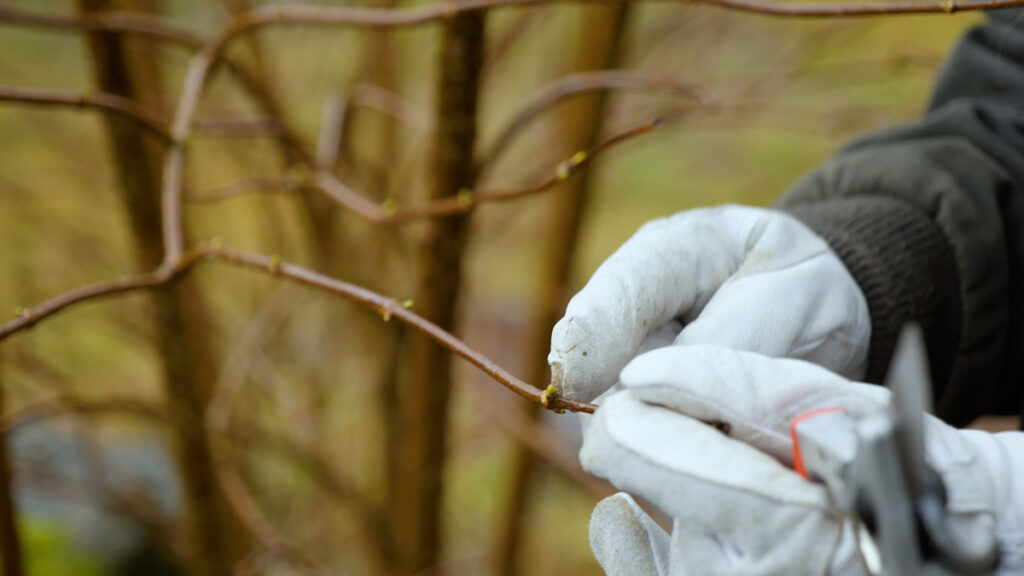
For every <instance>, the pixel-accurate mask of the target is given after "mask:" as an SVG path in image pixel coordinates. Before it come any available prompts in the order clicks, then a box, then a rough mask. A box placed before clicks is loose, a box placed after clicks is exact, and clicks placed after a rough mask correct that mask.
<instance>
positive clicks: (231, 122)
mask: <svg viewBox="0 0 1024 576" xmlns="http://www.w3.org/2000/svg"><path fill="white" fill-rule="evenodd" d="M195 129H196V130H197V131H201V132H204V133H206V134H215V135H217V136H233V137H239V136H240V137H250V136H273V137H275V138H279V137H281V136H283V135H284V130H283V128H282V126H281V123H280V122H278V121H277V119H275V118H256V119H252V120H245V119H220V120H197V121H196V124H195Z"/></svg>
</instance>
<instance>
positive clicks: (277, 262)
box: [269, 254, 281, 275]
mask: <svg viewBox="0 0 1024 576" xmlns="http://www.w3.org/2000/svg"><path fill="white" fill-rule="evenodd" d="M269 270H270V273H271V274H275V275H276V274H278V273H280V272H281V256H280V255H279V254H271V255H270V266H269Z"/></svg>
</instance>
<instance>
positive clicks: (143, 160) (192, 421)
mask: <svg viewBox="0 0 1024 576" xmlns="http://www.w3.org/2000/svg"><path fill="white" fill-rule="evenodd" d="M78 8H79V10H80V11H82V12H83V13H88V12H96V11H102V10H106V9H121V10H124V9H131V10H136V11H146V10H149V11H152V10H153V8H152V3H150V2H143V1H141V0H78ZM87 39H88V47H89V53H90V54H91V56H92V62H93V77H94V79H95V83H96V87H97V88H98V89H99V90H102V91H104V92H109V93H113V94H118V95H120V96H123V97H126V98H130V99H132V100H136V101H139V102H141V103H142V104H144V105H146V106H147V107H150V108H153V109H157V110H159V109H160V101H159V77H158V72H157V70H156V68H155V67H154V65H153V62H154V61H155V60H156V59H155V58H154V54H153V46H152V45H151V44H150V43H148V42H146V41H145V40H142V39H139V38H127V37H124V38H122V37H121V36H120V35H118V34H116V33H110V32H89V33H88V35H87ZM104 118H105V121H106V128H107V133H108V138H109V145H110V149H111V156H112V158H113V160H114V163H115V165H116V169H117V175H118V178H119V180H120V191H121V196H122V198H123V201H124V206H125V209H126V212H127V216H128V219H129V224H130V228H131V231H132V237H133V239H134V243H135V249H136V260H137V265H138V267H139V268H140V269H143V270H152V269H154V268H156V267H157V266H158V265H159V264H160V262H161V260H162V259H163V240H162V238H161V232H160V231H161V225H160V180H161V178H160V166H161V164H162V162H161V156H162V147H161V145H160V143H158V142H156V141H155V140H153V139H151V137H149V136H148V135H144V134H143V133H142V132H141V131H140V130H139V129H138V128H137V127H136V126H135V125H134V124H133V123H132V122H130V121H127V120H125V119H123V118H119V117H116V116H113V115H107V116H105V117H104ZM151 301H152V305H153V307H154V309H155V316H156V318H155V321H156V324H157V335H158V336H157V345H158V346H159V349H160V362H161V366H162V370H163V377H164V386H165V387H166V394H167V402H168V407H169V415H170V418H171V420H172V421H171V429H172V435H173V440H174V443H175V449H176V453H177V459H178V465H179V472H180V475H181V483H182V492H183V494H184V498H185V508H186V509H185V527H186V534H187V538H188V542H189V548H190V556H191V557H190V558H189V559H188V563H189V565H190V566H189V567H190V570H189V573H190V574H197V575H200V576H220V575H224V574H230V573H231V570H232V566H233V564H234V561H235V560H237V559H239V558H241V556H242V553H243V549H242V548H243V545H244V538H243V536H242V530H241V526H240V524H239V523H238V521H237V519H236V518H235V517H234V515H233V514H232V513H231V511H230V509H229V508H228V506H227V504H226V502H225V500H224V499H223V496H222V495H221V494H220V492H219V490H218V488H217V483H216V478H215V476H214V471H213V465H212V461H211V454H210V447H209V444H208V443H207V439H206V434H205V432H204V427H203V425H202V423H203V414H204V412H205V410H206V405H207V403H208V401H209V395H210V393H211V389H212V386H213V383H214V382H215V379H216V366H215V363H214V358H213V356H212V352H211V347H210V345H209V343H208V326H207V325H206V317H207V314H206V310H205V308H204V306H203V302H202V299H201V297H200V295H199V293H198V289H197V286H196V285H195V283H194V282H193V281H192V280H190V279H189V278H185V279H181V280H179V281H177V282H175V283H173V284H171V285H169V286H165V287H159V288H156V289H154V290H153V291H152V293H151Z"/></svg>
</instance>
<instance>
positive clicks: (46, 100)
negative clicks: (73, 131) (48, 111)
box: [0, 86, 171, 140]
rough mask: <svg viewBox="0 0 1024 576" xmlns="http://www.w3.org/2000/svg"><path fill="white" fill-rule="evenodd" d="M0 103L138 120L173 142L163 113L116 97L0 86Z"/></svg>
mask: <svg viewBox="0 0 1024 576" xmlns="http://www.w3.org/2000/svg"><path fill="white" fill-rule="evenodd" d="M0 102H19V103H24V104H29V105H35V106H66V107H71V108H95V109H98V110H104V111H108V112H113V113H115V114H119V115H121V116H124V117H126V118H128V119H130V120H134V121H135V122H138V123H139V125H140V126H142V127H143V128H146V129H147V130H149V131H150V132H152V133H153V134H155V135H156V136H159V137H160V138H161V139H162V140H170V139H171V133H170V130H169V128H168V126H167V121H166V120H164V119H163V118H161V117H160V115H159V114H157V113H155V112H153V111H152V110H149V109H147V108H146V107H145V106H142V105H140V104H139V103H138V102H135V101H134V100H131V99H128V98H124V97H121V96H118V95H116V94H107V93H105V92H89V91H78V92H76V91H73V90H53V89H40V88H21V87H15V86H0Z"/></svg>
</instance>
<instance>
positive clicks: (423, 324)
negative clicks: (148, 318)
mask: <svg viewBox="0 0 1024 576" xmlns="http://www.w3.org/2000/svg"><path fill="white" fill-rule="evenodd" d="M204 260H211V261H216V262H223V263H228V264H234V265H236V266H240V267H243V268H249V269H253V270H258V271H262V272H264V273H267V274H270V275H272V276H279V277H282V278H286V279H288V280H290V281H292V282H296V283H298V284H303V285H306V286H309V287H311V288H314V289H317V290H320V291H322V292H327V293H329V294H334V295H337V296H341V297H342V298H345V299H347V300H350V301H352V302H355V303H357V304H359V305H361V306H364V307H366V308H369V309H371V310H373V311H375V312H377V313H378V314H380V315H381V317H382V318H383V320H384V321H385V322H386V321H389V320H390V319H392V318H394V319H395V320H398V321H399V322H402V323H404V324H407V325H409V326H411V327H413V328H415V329H416V330H419V331H421V332H423V333H424V334H426V335H427V336H429V337H430V338H432V339H433V340H434V341H436V342H437V343H438V344H440V345H442V346H444V347H445V348H447V349H448V350H450V351H452V352H454V353H455V354H457V355H459V356H461V357H462V358H465V359H466V360H468V361H469V362H470V363H471V364H473V365H474V366H476V367H477V368H479V369H480V370H482V371H483V372H484V373H486V374H487V375H488V376H490V377H491V378H493V379H494V380H496V381H498V382H499V383H501V384H502V385H503V386H505V387H506V388H508V389H509V390H511V391H512V392H515V393H516V394H518V395H519V396H521V397H523V398H525V399H527V400H529V401H531V402H534V403H537V404H541V405H543V406H546V407H547V408H548V409H550V410H555V411H562V410H569V411H572V412H593V411H594V410H595V408H596V407H595V406H594V405H593V404H589V403H586V402H578V401H575V400H569V399H567V398H560V397H553V396H551V394H550V393H548V392H546V391H544V390H541V389H539V388H536V387H535V386H532V385H530V384H527V383H526V382H523V381H522V380H520V379H519V378H517V377H516V376H514V375H513V374H512V373H510V372H509V371H507V370H505V369H504V368H502V367H501V366H499V365H497V364H496V363H495V362H494V361H493V360H491V359H490V358H488V357H487V356H485V355H484V354H482V353H481V352H479V351H477V350H475V349H473V348H471V347H470V346H469V345H468V344H466V343H465V342H463V341H462V340H460V339H459V338H457V337H455V336H454V335H453V334H451V333H450V332H447V331H445V330H442V329H441V328H440V327H438V326H437V325H436V324H434V323H432V322H430V321H429V320H426V319H425V318H423V317H422V316H420V315H418V314H416V313H415V312H413V311H412V310H411V309H410V307H411V304H409V303H408V302H402V301H400V300H397V299H395V298H390V297H388V296H383V295H381V294H378V293H376V292H373V291H371V290H367V289H366V288H363V287H361V286H357V285H355V284H350V283H348V282H343V281H341V280H338V279H335V278H331V277H330V276H325V275H323V274H319V273H317V272H314V271H312V270H309V269H308V268H303V267H301V266H297V265H295V264H291V263H288V262H283V261H281V259H280V258H279V257H277V256H267V255H264V254H254V253H251V252H241V251H237V250H231V249H228V248H221V247H219V246H216V245H210V244H206V245H199V246H196V247H194V248H192V249H190V250H188V251H187V252H185V253H184V254H183V255H182V257H181V258H179V259H177V260H175V261H173V262H171V263H170V264H166V263H165V264H164V265H163V266H161V267H160V268H158V269H157V270H155V271H153V272H150V273H147V274H140V275H137V276H131V277H128V278H124V279H121V280H114V281H111V282H103V283H99V284H93V285H92V286H86V287H84V288H79V289H77V290H72V291H70V292H66V293H64V294H61V295H59V296H56V297H54V298H51V299H50V300H47V301H45V302H43V303H42V304H39V305H38V306H34V307H32V308H23V309H19V310H18V311H17V317H16V318H15V319H14V320H11V321H9V322H7V323H5V324H3V325H0V341H3V340H4V339H6V338H7V337H9V336H11V335H12V334H15V333H17V332H20V331H22V330H25V329H27V328H30V327H32V326H33V325H35V324H37V323H39V322H41V321H43V320H45V319H46V318H49V317H50V316H53V315H55V314H57V313H58V312H61V311H63V310H65V309H67V308H69V307H71V306H74V305H76V304H80V303H82V302H87V301H90V300H96V299H99V298H105V297H109V296H114V295H117V294H122V293H125V292H129V291H134V290H140V289H144V288H152V287H155V286H161V285H164V284H168V283H170V282H172V281H174V280H175V279H176V278H177V277H179V276H180V275H182V274H184V273H186V272H188V271H189V270H190V269H191V268H192V267H193V266H194V265H195V264H197V263H199V262H202V261H204Z"/></svg>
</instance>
